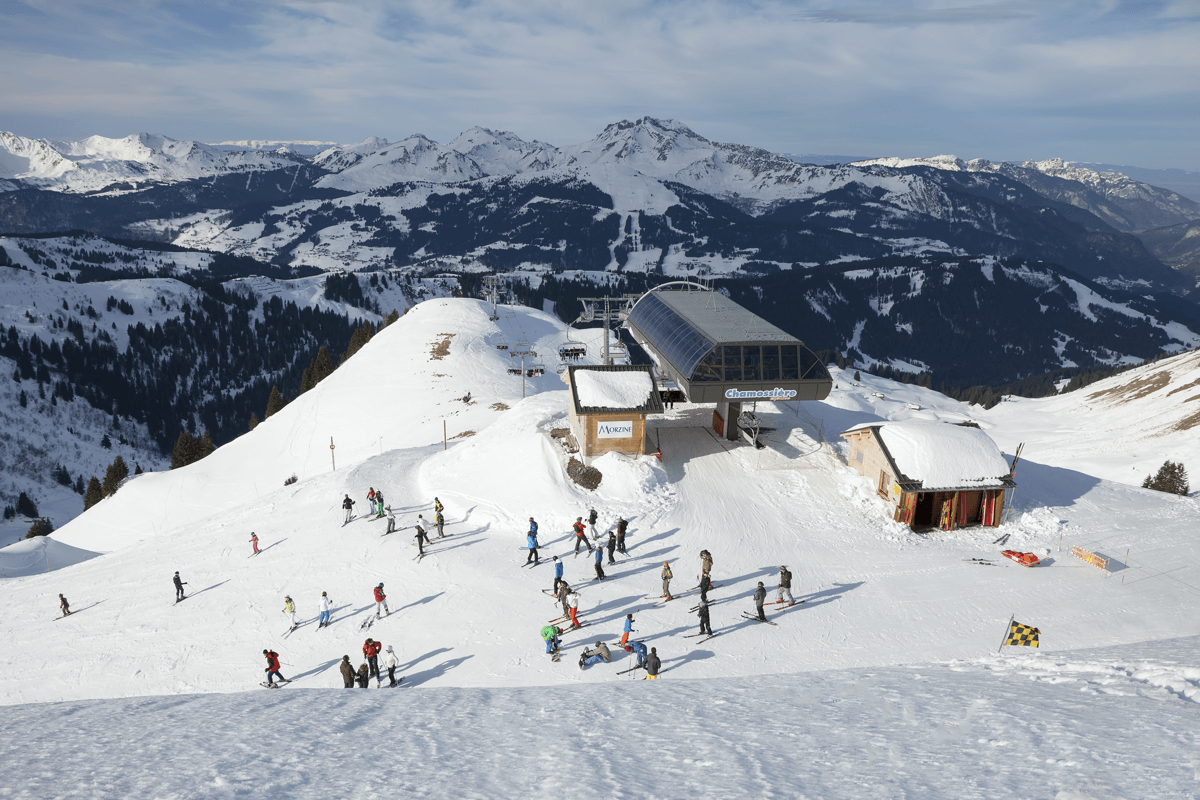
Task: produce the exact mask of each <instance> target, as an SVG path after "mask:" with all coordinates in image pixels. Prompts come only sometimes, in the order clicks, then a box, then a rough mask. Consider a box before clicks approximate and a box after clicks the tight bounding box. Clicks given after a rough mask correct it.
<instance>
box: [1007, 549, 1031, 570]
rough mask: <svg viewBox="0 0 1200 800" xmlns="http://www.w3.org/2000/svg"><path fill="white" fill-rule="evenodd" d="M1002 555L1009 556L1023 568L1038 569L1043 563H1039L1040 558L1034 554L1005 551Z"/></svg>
mask: <svg viewBox="0 0 1200 800" xmlns="http://www.w3.org/2000/svg"><path fill="white" fill-rule="evenodd" d="M1001 555H1004V556H1008V557H1009V558H1011V559H1012V560H1013V561H1015V562H1017V563H1018V564H1020V565H1021V566H1022V567H1036V566H1037V565H1038V564H1039V563H1041V562H1039V561H1038V557H1037V556H1035V555H1034V554H1033V553H1019V552H1017V551H1016V550H1004V551H1001Z"/></svg>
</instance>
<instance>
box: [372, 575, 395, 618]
mask: <svg viewBox="0 0 1200 800" xmlns="http://www.w3.org/2000/svg"><path fill="white" fill-rule="evenodd" d="M381 611H382V612H383V613H384V614H389V615H390V614H391V613H392V612H391V611H388V607H387V595H386V594H384V593H383V584H382V583H381V584H379V585H378V586H376V587H375V619H379V614H380V612H381Z"/></svg>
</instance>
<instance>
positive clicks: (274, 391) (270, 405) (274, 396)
mask: <svg viewBox="0 0 1200 800" xmlns="http://www.w3.org/2000/svg"><path fill="white" fill-rule="evenodd" d="M282 408H283V395H281V394H280V393H279V387H277V386H272V387H271V396H270V397H268V398H267V411H266V413H265V414H263V419H270V418H271V415H272V414H274V413H275V412H277V411H279V410H280V409H282Z"/></svg>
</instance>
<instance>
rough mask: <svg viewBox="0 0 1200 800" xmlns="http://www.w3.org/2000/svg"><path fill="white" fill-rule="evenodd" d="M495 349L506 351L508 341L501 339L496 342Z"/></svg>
mask: <svg viewBox="0 0 1200 800" xmlns="http://www.w3.org/2000/svg"><path fill="white" fill-rule="evenodd" d="M496 349H497V350H507V349H508V341H507V340H506V339H501V340H500V341H498V342H496Z"/></svg>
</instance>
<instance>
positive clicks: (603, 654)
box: [579, 642, 612, 669]
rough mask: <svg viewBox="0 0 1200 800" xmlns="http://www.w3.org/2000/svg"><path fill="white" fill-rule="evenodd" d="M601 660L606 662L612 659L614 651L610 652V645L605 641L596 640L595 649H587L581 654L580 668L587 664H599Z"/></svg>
mask: <svg viewBox="0 0 1200 800" xmlns="http://www.w3.org/2000/svg"><path fill="white" fill-rule="evenodd" d="M601 661H603V662H604V663H606V664H607V663H609V662H610V661H612V653H610V652H609V650H608V645H606V644H605V643H604V642H596V647H595V649H585V650H584V651H583V653H582V654H581V655H580V656H579V668H580V669H583V668H584V667H585V666H590V665H592V664H599V663H600V662H601Z"/></svg>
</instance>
